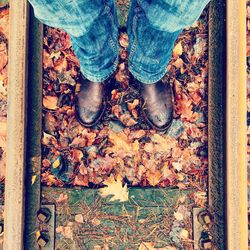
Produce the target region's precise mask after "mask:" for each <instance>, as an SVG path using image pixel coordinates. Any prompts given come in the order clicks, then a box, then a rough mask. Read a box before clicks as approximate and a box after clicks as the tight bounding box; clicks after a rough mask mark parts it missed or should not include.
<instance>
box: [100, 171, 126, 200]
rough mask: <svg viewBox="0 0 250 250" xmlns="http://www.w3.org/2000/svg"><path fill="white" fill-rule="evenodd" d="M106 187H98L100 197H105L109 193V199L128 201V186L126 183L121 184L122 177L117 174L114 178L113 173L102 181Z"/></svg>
mask: <svg viewBox="0 0 250 250" xmlns="http://www.w3.org/2000/svg"><path fill="white" fill-rule="evenodd" d="M103 183H104V184H105V185H106V187H104V188H100V190H99V194H100V195H101V197H103V198H106V197H107V196H109V195H112V197H111V198H110V201H115V200H119V201H120V202H124V201H128V194H129V193H128V188H127V184H125V185H124V186H123V185H122V177H121V176H120V175H118V176H117V178H116V180H115V178H114V176H113V175H110V177H108V178H107V180H105V181H104V182H103Z"/></svg>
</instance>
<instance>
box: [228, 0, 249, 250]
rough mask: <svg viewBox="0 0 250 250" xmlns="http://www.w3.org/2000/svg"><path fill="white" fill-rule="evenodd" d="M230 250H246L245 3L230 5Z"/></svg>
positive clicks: (238, 2)
mask: <svg viewBox="0 0 250 250" xmlns="http://www.w3.org/2000/svg"><path fill="white" fill-rule="evenodd" d="M226 18H227V74H226V79H227V90H226V93H227V98H226V101H227V110H226V115H227V119H226V120H227V126H226V139H227V140H226V142H227V147H226V149H227V158H226V161H227V173H226V180H227V185H226V190H227V196H226V197H227V210H226V211H227V243H228V246H227V249H228V250H234V249H242V250H243V249H247V245H248V231H247V225H248V215H247V121H246V117H247V108H246V105H247V99H246V97H247V95H246V90H247V87H246V1H245V0H241V1H236V0H230V1H227V17H226Z"/></svg>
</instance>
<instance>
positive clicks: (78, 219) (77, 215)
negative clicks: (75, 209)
mask: <svg viewBox="0 0 250 250" xmlns="http://www.w3.org/2000/svg"><path fill="white" fill-rule="evenodd" d="M75 221H76V222H78V223H83V222H84V221H83V216H82V214H76V215H75Z"/></svg>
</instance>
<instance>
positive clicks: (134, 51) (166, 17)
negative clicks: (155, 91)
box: [127, 0, 210, 84]
mask: <svg viewBox="0 0 250 250" xmlns="http://www.w3.org/2000/svg"><path fill="white" fill-rule="evenodd" d="M209 1H210V0H131V5H130V10H129V16H128V23H127V30H128V36H129V41H130V43H129V48H128V51H129V62H128V63H129V70H130V72H131V73H132V75H133V76H134V77H135V78H136V79H137V80H139V81H141V82H142V83H145V84H150V83H155V82H157V81H159V80H160V79H161V78H162V77H163V76H164V74H165V72H166V67H167V64H168V63H169V60H170V58H171V55H172V50H173V47H174V43H175V41H176V39H177V37H178V36H179V34H180V33H181V31H182V30H183V29H184V28H185V27H187V26H190V25H192V24H193V23H194V22H195V21H196V20H197V19H198V18H199V16H200V14H201V12H202V10H203V9H204V7H205V6H206V5H207V3H208V2H209Z"/></svg>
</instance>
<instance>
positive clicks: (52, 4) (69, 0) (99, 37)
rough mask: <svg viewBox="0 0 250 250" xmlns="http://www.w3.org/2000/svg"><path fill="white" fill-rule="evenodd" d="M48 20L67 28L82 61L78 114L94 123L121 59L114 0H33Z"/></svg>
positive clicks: (36, 9) (39, 15) (42, 17)
mask: <svg viewBox="0 0 250 250" xmlns="http://www.w3.org/2000/svg"><path fill="white" fill-rule="evenodd" d="M29 1H30V3H31V5H32V6H33V7H34V12H35V16H36V17H37V18H38V19H39V20H40V21H41V22H42V23H44V24H47V25H49V26H52V27H57V28H62V29H64V30H65V31H66V32H67V33H68V34H69V35H70V37H71V41H72V47H73V49H74V52H75V53H76V56H77V57H78V59H79V61H80V66H81V73H82V75H83V76H84V77H85V78H84V77H82V76H81V77H80V80H81V90H80V93H79V94H78V95H77V96H76V106H75V107H76V116H77V118H78V120H79V122H80V123H81V124H82V125H84V126H86V127H91V126H94V125H95V124H97V122H98V121H99V120H100V119H101V117H102V115H103V114H104V111H105V107H106V93H107V92H106V90H107V82H108V81H109V80H110V76H111V75H112V74H113V73H114V72H115V70H116V66H117V63H118V55H119V46H118V18H117V13H116V5H115V2H114V0H29Z"/></svg>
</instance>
